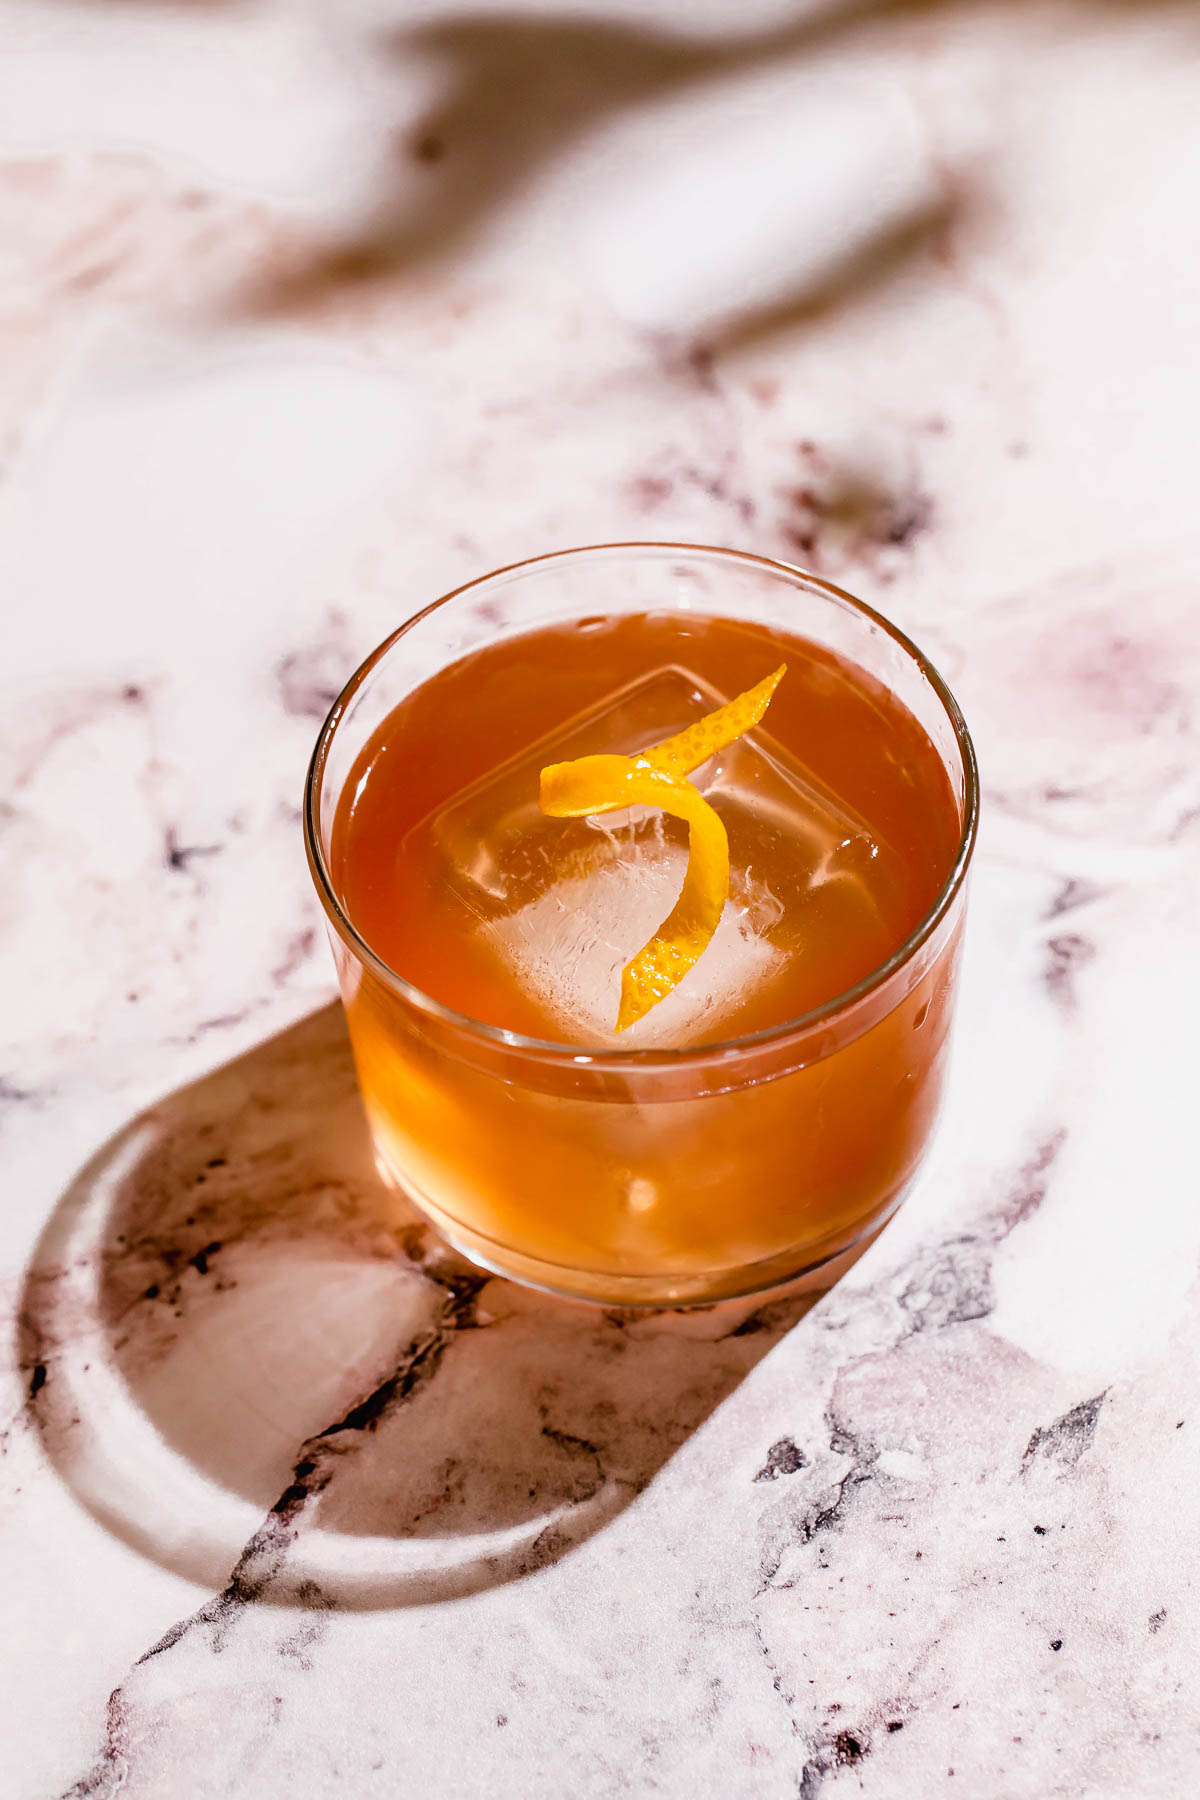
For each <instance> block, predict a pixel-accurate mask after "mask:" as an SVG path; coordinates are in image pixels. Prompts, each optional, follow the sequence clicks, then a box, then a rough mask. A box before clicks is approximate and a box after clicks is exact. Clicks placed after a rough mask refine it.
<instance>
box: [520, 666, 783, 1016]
mask: <svg viewBox="0 0 1200 1800" xmlns="http://www.w3.org/2000/svg"><path fill="white" fill-rule="evenodd" d="M786 668H787V664H786V663H783V664H781V665H780V667H779V668H778V669H776V670H775V672H774V674H772V675H768V676H767V678H766V680H765V681H760V682H759V683H758V685H757V686H756V687H752V688H748V689H747V690H746V692H745V693H744V694H739V695H738V697H737V699H736V700H731V701H730V702H729V704H728V705H727V706H721V707H718V708H717V710H716V712H711V713H709V714H708V715H707V716H706V717H705V718H703V719H698V720H697V721H696V723H695V724H694V725H689V726H688V727H687V729H686V730H684V731H680V732H678V733H676V735H675V736H674V737H669V738H666V739H665V740H664V741H663V742H662V743H661V744H653V745H651V747H650V748H649V749H648V750H643V751H642V752H641V753H640V755H638V756H580V757H577V758H576V759H575V760H574V761H573V762H565V763H551V764H549V765H548V767H546V768H544V769H543V770H542V780H541V794H540V802H541V808H542V811H543V812H544V813H548V814H549V815H550V817H551V818H555V819H581V818H585V817H587V816H588V815H589V814H595V813H610V812H623V811H624V810H625V808H626V807H629V806H656V807H658V808H660V810H661V811H663V812H666V813H670V814H671V815H672V817H674V818H676V819H683V820H685V821H686V823H687V828H688V865H687V873H686V874H685V875H684V878H683V887H682V888H681V889H680V893H679V898H678V900H677V901H676V902H675V905H674V906H673V907H672V908H671V911H670V913H669V914H668V915H667V917H666V918H665V919H664V920H663V922H662V924H661V925H660V926H659V928H658V930H657V931H656V932H655V934H654V936H653V937H652V938H651V939H650V940H649V942H648V943H645V944H643V945H642V948H641V949H640V950H639V951H638V953H637V955H636V956H635V957H634V958H633V959H632V960H631V961H630V962H628V963H626V965H625V968H624V971H623V972H622V975H621V1004H620V1008H619V1010H618V1013H617V1023H616V1030H617V1031H625V1030H626V1029H627V1028H628V1027H629V1026H630V1025H634V1024H636V1023H637V1021H638V1020H639V1019H641V1018H644V1017H645V1015H646V1014H647V1013H648V1012H649V1011H650V1008H651V1007H652V1006H657V1005H658V1002H659V1001H660V1000H665V999H666V997H667V995H668V994H669V993H671V991H672V990H673V989H674V988H676V987H678V985H679V983H680V982H681V981H682V980H683V978H684V976H685V975H686V974H687V972H688V970H689V969H691V968H694V966H695V965H696V963H697V962H698V961H699V959H700V957H701V956H703V954H704V952H705V950H706V949H707V948H708V946H709V944H710V942H711V941H712V935H713V933H714V931H715V930H716V929H717V926H718V925H719V924H720V922H721V913H722V912H723V910H724V907H725V902H726V900H728V898H729V839H728V837H727V835H726V832H725V827H724V825H723V824H722V822H721V820H720V818H719V817H718V815H717V814H716V812H714V810H713V808H712V807H711V806H710V805H709V803H708V801H707V800H706V799H705V798H704V796H703V794H702V793H701V792H700V790H699V789H698V788H696V787H694V786H693V785H692V783H691V782H690V781H689V780H688V779H687V778H688V776H689V775H690V774H691V773H692V771H693V770H694V769H698V768H699V767H700V764H701V763H703V762H707V761H708V759H709V757H710V756H715V755H716V753H717V751H718V750H725V749H728V747H729V745H730V744H732V743H733V742H734V741H735V740H736V739H737V738H740V737H741V736H742V735H743V733H744V732H747V731H750V730H751V729H752V728H753V727H754V726H755V725H757V724H758V722H759V720H760V719H761V718H762V716H763V714H764V713H765V712H766V710H767V707H768V706H769V705H770V701H771V696H772V694H773V693H774V692H775V689H776V688H777V687H778V685H779V682H780V681H781V680H782V678H783V675H784V672H785V670H786Z"/></svg>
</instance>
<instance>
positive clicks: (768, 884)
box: [414, 666, 875, 1049]
mask: <svg viewBox="0 0 1200 1800" xmlns="http://www.w3.org/2000/svg"><path fill="white" fill-rule="evenodd" d="M730 697H731V696H729V695H726V694H723V693H721V692H719V691H718V690H717V689H716V688H714V687H713V686H712V685H711V684H709V683H708V682H706V681H704V680H702V679H701V678H700V677H698V676H696V675H694V674H693V673H692V672H691V671H689V670H687V669H685V668H681V667H678V666H671V667H667V668H664V669H660V670H659V671H657V672H656V673H655V674H653V675H648V676H645V677H642V678H641V679H639V680H637V681H633V682H630V683H629V685H628V686H626V687H624V688H622V689H620V690H619V691H618V692H616V693H614V694H612V695H610V696H608V697H607V698H606V699H604V700H602V701H601V702H599V703H598V704H597V705H595V706H593V707H591V708H590V709H588V710H587V711H585V712H582V713H578V714H576V715H575V716H574V717H573V718H571V719H568V720H567V721H566V722H565V723H564V724H563V725H561V726H560V727H559V728H558V729H556V730H555V731H553V732H551V733H548V734H547V735H546V736H545V737H543V738H541V739H540V740H539V741H538V742H536V743H534V744H531V745H530V746H529V747H528V748H527V749H526V750H524V751H523V752H522V753H521V754H520V755H519V756H517V757H514V758H512V759H511V760H510V761H509V762H506V763H504V764H502V765H501V766H500V767H499V768H497V769H494V770H493V771H492V772H491V773H490V774H488V775H487V776H485V777H484V778H483V779H482V780H480V781H478V782H476V783H474V785H473V786H471V787H469V788H466V789H464V790H463V791H462V792H461V793H459V794H457V795H455V797H454V798H453V799H452V800H451V801H449V802H448V803H447V804H446V805H445V806H443V807H442V808H441V809H440V810H439V811H437V812H436V813H433V814H431V815H430V816H429V817H428V818H427V819H425V820H423V821H422V822H421V824H419V825H418V826H416V827H415V828H414V830H415V831H416V832H419V833H423V834H427V835H428V836H429V837H431V838H432V843H433V847H434V851H435V856H436V863H438V864H440V866H441V869H442V872H443V880H444V883H445V888H446V891H447V894H448V895H450V896H454V897H455V898H457V899H458V900H459V901H460V902H461V903H462V905H463V906H464V908H465V909H466V910H467V911H468V912H469V913H470V915H471V919H470V922H469V924H468V926H467V929H470V930H472V931H474V932H476V933H482V934H484V936H485V938H486V941H487V945H488V947H489V949H490V950H491V951H492V952H493V953H494V954H495V955H496V956H498V957H500V958H502V959H503V960H504V962H505V963H506V964H507V965H508V968H509V970H510V972H511V973H512V974H513V975H514V976H515V977H516V978H517V979H518V980H519V981H520V983H521V985H522V987H523V989H524V990H525V991H526V993H527V994H529V995H531V996H533V997H536V999H537V1001H538V1003H539V1005H540V1006H541V1008H542V1009H543V1010H544V1012H545V1015H546V1020H547V1025H546V1030H547V1035H548V1036H553V1037H558V1038H562V1039H563V1040H565V1041H567V1042H570V1043H579V1044H581V1045H584V1046H589V1047H595V1046H606V1047H609V1048H611V1047H613V1046H614V1045H616V1044H620V1046H621V1047H622V1048H629V1049H636V1048H640V1047H647V1046H651V1045H656V1044H685V1043H699V1042H704V1041H712V1040H714V1039H716V1038H719V1037H722V1036H726V1035H729V1034H730V1033H731V1032H735V1031H736V1029H737V1027H736V1020H735V1015H736V1013H737V1010H738V1008H739V1007H740V1006H741V1005H743V1003H744V1002H745V1000H746V998H747V996H748V995H749V994H751V993H753V992H756V991H758V990H760V989H761V988H762V986H763V984H764V983H766V982H769V981H770V980H771V979H772V978H773V977H777V976H778V974H779V973H780V972H781V969H782V966H783V965H784V963H785V962H786V959H787V958H788V957H789V956H791V955H794V954H796V953H797V949H798V939H797V936H796V931H795V929H794V926H795V924H796V921H797V920H798V919H799V917H800V916H801V914H802V912H803V907H804V902H805V901H806V900H807V899H809V898H811V896H812V895H813V894H814V893H815V892H816V891H817V890H819V889H821V888H823V887H825V886H826V885H827V884H829V883H831V882H833V883H841V884H845V883H847V882H852V883H853V884H854V886H855V889H856V897H858V896H859V895H860V896H861V900H862V903H867V904H869V903H870V894H869V889H868V888H867V887H866V886H865V885H864V883H863V881H862V874H863V868H864V864H865V863H866V862H868V861H869V860H870V859H871V857H872V856H873V855H874V854H875V846H874V844H873V842H872V840H871V837H870V833H869V831H868V829H867V826H866V825H865V823H864V822H863V820H862V819H860V818H859V817H858V816H857V815H856V814H854V813H852V812H851V811H850V810H849V809H848V808H847V807H846V806H845V805H844V804H843V803H842V802H841V801H840V800H839V799H838V797H837V796H836V795H835V794H833V793H832V792H831V791H830V790H829V789H828V787H826V786H825V784H824V783H822V782H821V781H820V780H818V779H817V778H816V777H815V776H814V775H813V774H812V773H811V772H809V771H806V770H805V769H804V768H802V767H801V765H800V764H799V762H798V761H797V760H796V759H795V758H794V757H793V756H792V755H791V754H790V753H789V752H788V751H787V750H785V749H784V747H783V746H782V745H781V744H780V743H778V741H777V740H776V739H775V738H773V737H772V735H771V734H770V732H768V731H766V730H764V728H763V726H761V725H760V726H759V727H757V729H756V730H755V731H754V732H753V733H751V734H749V735H747V736H746V737H743V738H739V739H738V740H737V742H736V743H734V744H731V745H730V746H729V747H728V749H726V750H723V751H721V752H719V753H718V755H716V756H714V757H712V758H711V759H710V760H709V761H708V762H707V763H705V764H704V765H702V767H701V768H699V769H697V770H696V771H695V773H694V774H693V776H692V777H691V779H692V780H693V782H694V783H695V785H696V786H697V787H698V788H699V789H700V790H701V792H702V793H704V794H705V795H706V796H707V798H708V799H709V800H710V801H711V802H712V804H713V805H714V807H715V808H716V809H717V811H718V812H719V813H720V814H721V816H722V818H723V819H724V821H725V825H726V828H727V830H728V833H729V847H730V861H731V875H730V898H729V902H728V904H727V905H726V908H725V911H724V914H723V916H722V919H721V923H720V925H719V926H718V928H717V931H716V933H715V935H714V937H713V940H712V943H711V944H710V945H709V947H708V948H707V950H706V951H705V952H704V955H703V956H702V957H701V958H700V960H699V961H698V963H697V964H696V966H695V968H693V969H692V970H691V971H689V973H688V974H687V975H686V976H685V977H684V979H683V981H682V982H681V983H680V985H679V987H678V988H677V989H676V990H675V991H674V993H672V994H670V995H669V996H668V997H667V998H666V999H665V1000H663V1001H662V1002H660V1004H659V1005H658V1006H656V1007H654V1008H653V1009H652V1010H651V1012H650V1013H649V1014H647V1016H646V1017H645V1018H644V1019H642V1020H640V1021H639V1022H638V1024H636V1025H634V1026H632V1027H631V1028H630V1029H629V1030H628V1031H626V1032H624V1033H622V1035H621V1037H620V1038H619V1039H618V1038H616V1037H615V1036H614V1033H613V1023H614V1021H615V1018H616V1011H617V1000H618V996H619V992H620V982H621V970H622V968H623V967H624V965H625V963H626V962H628V960H629V959H630V957H631V956H633V955H634V954H635V952H636V951H637V950H638V949H639V948H640V947H641V945H642V944H643V943H645V942H646V940H647V939H648V938H649V937H650V936H652V934H653V933H654V932H655V931H656V930H657V928H658V926H659V925H660V924H661V923H662V921H663V919H664V918H665V917H666V916H667V914H668V913H669V912H670V910H671V908H672V906H673V905H674V904H675V900H676V899H677V897H678V894H679V889H680V886H681V884H682V881H683V874H684V870H685V868H686V865H687V854H688V849H687V827H686V825H685V824H683V823H682V822H681V821H679V820H677V819H672V818H668V817H667V816H665V815H664V814H662V813H659V812H656V811H654V810H652V809H650V808H646V807H632V808H630V809H629V810H628V811H626V812H623V813H614V814H607V815H604V816H602V817H594V818H588V819H551V818H547V817H546V816H545V814H543V812H542V811H541V808H540V807H539V805H538V785H539V775H540V771H541V770H542V768H543V767H544V766H545V765H546V764H547V763H551V762H566V761H569V760H571V759H572V758H574V757H577V756H586V755H593V754H602V753H612V754H618V755H625V756H630V755H636V754H637V753H638V752H639V751H641V750H644V749H645V748H646V747H647V746H648V745H651V744H654V743H658V742H660V741H661V740H662V739H663V738H665V737H669V736H670V735H671V734H672V733H674V732H677V731H680V730H682V729H683V728H684V726H686V725H688V724H690V723H692V722H693V721H694V720H696V719H698V718H701V717H703V716H704V715H705V714H706V713H710V712H712V711H714V710H715V709H716V708H717V707H719V706H722V705H724V704H725V702H726V701H727V700H728V699H729V698H730Z"/></svg>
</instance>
